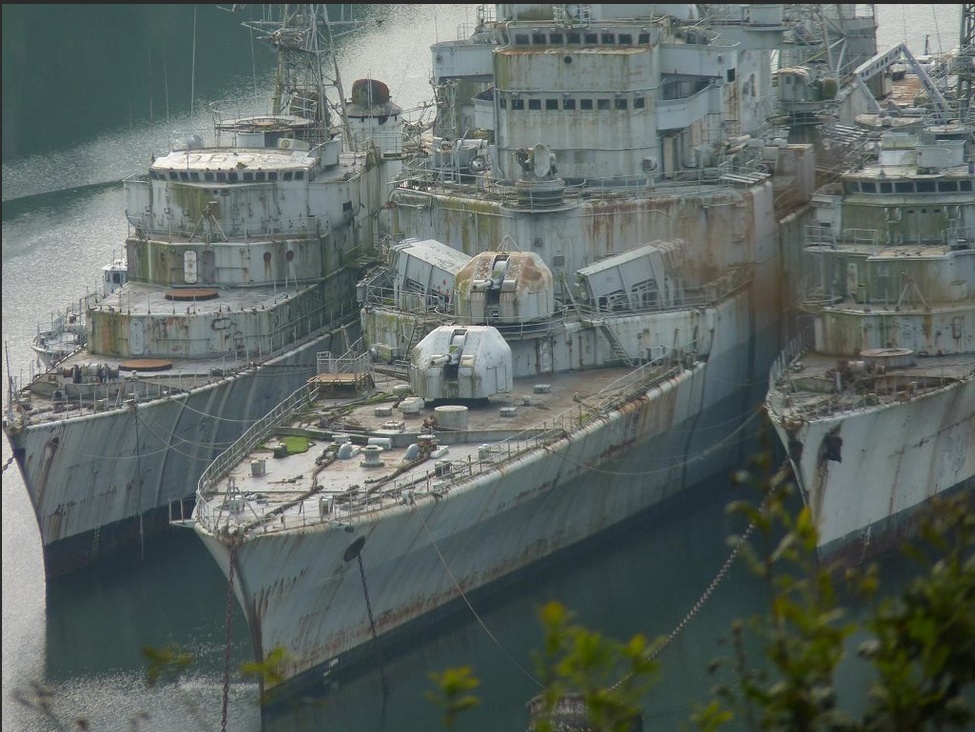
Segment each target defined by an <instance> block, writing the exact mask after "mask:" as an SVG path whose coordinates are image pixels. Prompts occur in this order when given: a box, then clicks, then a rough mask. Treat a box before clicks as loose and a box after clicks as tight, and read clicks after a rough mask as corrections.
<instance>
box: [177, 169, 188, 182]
mask: <svg viewBox="0 0 975 732" xmlns="http://www.w3.org/2000/svg"><path fill="white" fill-rule="evenodd" d="M179 179H180V180H181V181H184V182H185V181H188V180H189V179H190V174H189V173H187V172H186V171H185V170H181V171H179Z"/></svg>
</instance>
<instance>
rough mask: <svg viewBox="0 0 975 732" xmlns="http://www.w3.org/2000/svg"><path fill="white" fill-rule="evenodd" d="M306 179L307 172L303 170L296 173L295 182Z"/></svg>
mask: <svg viewBox="0 0 975 732" xmlns="http://www.w3.org/2000/svg"><path fill="white" fill-rule="evenodd" d="M304 179H305V171H303V170H298V171H295V180H304Z"/></svg>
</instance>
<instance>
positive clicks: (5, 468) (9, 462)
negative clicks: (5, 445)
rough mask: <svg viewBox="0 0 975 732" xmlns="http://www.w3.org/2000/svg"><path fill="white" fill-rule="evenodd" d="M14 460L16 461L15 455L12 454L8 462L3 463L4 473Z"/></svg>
mask: <svg viewBox="0 0 975 732" xmlns="http://www.w3.org/2000/svg"><path fill="white" fill-rule="evenodd" d="M13 461H14V456H13V455H11V456H10V458H9V459H8V460H7V462H5V463H4V464H3V472H4V473H6V472H7V468H9V467H10V464H11V463H12V462H13Z"/></svg>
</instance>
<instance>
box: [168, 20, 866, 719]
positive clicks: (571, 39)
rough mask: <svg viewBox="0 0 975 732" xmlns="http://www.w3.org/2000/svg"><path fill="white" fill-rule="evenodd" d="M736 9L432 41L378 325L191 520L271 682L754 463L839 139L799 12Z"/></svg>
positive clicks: (373, 291)
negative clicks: (799, 26) (786, 53)
mask: <svg viewBox="0 0 975 732" xmlns="http://www.w3.org/2000/svg"><path fill="white" fill-rule="evenodd" d="M709 8H710V10H711V11H712V12H710V13H708V14H704V15H702V14H700V13H699V9H698V6H694V5H666V6H654V5H647V6H635V5H535V4H532V5H498V6H496V7H494V8H493V12H492V9H491V8H484V9H482V11H481V15H480V16H479V18H478V22H477V24H476V27H475V28H473V30H472V31H471V32H469V33H463V34H459V35H460V37H459V38H458V39H457V40H455V41H445V42H439V43H437V44H435V45H434V46H433V47H432V49H431V53H432V66H433V87H434V99H435V102H436V109H437V117H436V122H435V124H434V125H433V128H432V129H431V130H430V132H429V134H428V135H426V136H424V137H423V138H420V139H418V140H416V141H414V142H412V143H411V144H410V145H408V147H409V148H410V154H409V158H408V161H407V164H406V165H405V167H404V170H403V173H402V175H401V176H400V177H399V178H397V180H396V181H395V183H394V186H393V188H392V191H391V194H390V196H389V200H388V202H387V205H386V207H385V209H384V215H385V216H388V217H389V223H388V227H389V230H390V231H391V232H392V234H393V238H392V239H391V243H390V244H389V245H388V246H384V247H383V251H382V254H383V257H382V260H381V262H380V264H379V265H378V266H376V267H374V268H372V269H370V270H369V271H368V272H367V273H366V274H365V276H364V277H362V279H361V280H360V281H359V283H358V288H357V298H358V301H357V303H358V307H359V309H360V317H359V324H360V332H361V341H357V342H355V343H353V344H352V347H351V348H349V349H345V348H344V347H336V348H331V349H329V351H328V352H323V353H320V354H319V357H318V368H317V373H316V374H315V376H314V377H313V378H311V379H310V380H309V381H308V382H307V383H306V384H305V385H303V386H302V387H301V388H300V389H298V390H296V391H294V392H293V393H292V394H291V395H290V396H289V398H288V399H287V400H285V401H283V402H282V403H281V404H279V405H278V406H277V407H276V408H275V409H274V410H272V411H270V412H269V413H268V414H267V415H266V416H265V417H264V418H263V419H261V420H260V421H259V422H257V423H256V424H254V425H253V426H252V427H251V428H250V429H249V430H248V431H247V432H246V433H245V434H244V435H243V436H242V437H241V439H240V440H239V441H238V442H237V443H236V444H235V445H234V446H232V447H231V448H230V449H228V450H227V451H226V452H224V453H223V454H221V455H220V456H219V457H218V458H217V460H215V461H214V462H213V463H212V464H211V465H210V466H208V467H207V469H206V471H205V472H204V474H203V476H202V477H201V479H200V482H199V486H198V490H197V495H196V497H195V501H194V508H193V512H192V515H191V518H190V519H189V520H187V521H180V522H179V525H182V526H186V527H188V528H191V529H192V530H193V531H195V532H196V534H197V535H198V536H199V537H200V538H201V539H202V541H203V543H204V544H205V546H206V547H207V549H208V550H209V552H210V553H211V554H212V556H213V557H214V559H215V560H216V562H217V563H218V565H219V566H220V568H221V570H222V571H223V572H224V574H225V575H226V577H227V579H228V593H229V592H233V593H234V595H235V596H236V599H237V601H238V602H239V604H240V605H241V607H242V608H243V611H244V615H245V616H246V619H247V624H248V630H249V633H250V636H251V639H252V643H253V647H254V653H255V657H256V659H257V660H258V661H259V662H262V663H272V662H273V663H274V672H273V674H269V675H266V676H265V677H264V678H263V679H262V681H261V687H262V688H261V691H262V699H263V700H265V702H269V703H271V702H273V700H274V699H277V698H281V697H286V696H288V695H289V694H288V692H289V690H297V689H299V688H301V687H303V686H305V685H307V684H310V685H321V684H322V680H323V675H324V678H326V679H328V678H335V677H336V676H337V675H339V674H341V673H344V672H350V671H351V670H352V669H355V668H356V667H357V666H360V665H361V664H371V663H373V662H375V659H376V657H377V653H380V649H382V648H389V647H395V646H396V644H397V641H398V640H400V639H403V638H406V637H408V636H409V634H410V633H411V632H412V631H414V630H416V629H417V628H420V627H423V626H426V625H429V624H430V623H432V622H435V620H436V619H437V618H438V617H441V616H442V615H443V614H445V613H450V612H451V611H453V610H456V609H457V608H460V607H463V604H464V603H465V602H467V601H469V598H470V597H471V596H472V595H474V594H475V593H481V592H486V591H489V590H490V589H491V588H495V587H497V586H499V585H500V584H502V583H504V582H507V581H510V580H511V579H513V578H514V577H517V576H519V575H521V574H523V573H525V572H529V571H532V569H533V567H537V566H538V565H539V564H542V563H544V561H545V560H548V559H550V558H552V557H554V556H555V555H557V554H559V553H561V552H564V551H567V550H569V549H577V548H578V547H580V546H582V545H584V543H585V542H586V541H587V540H589V539H592V538H593V537H596V536H598V535H600V534H605V533H606V532H609V531H611V530H613V529H614V528H616V527H619V526H621V525H622V524H623V523H624V522H626V521H627V520H628V519H631V518H633V517H635V516H636V515H638V514H639V513H641V512H644V511H647V510H652V509H653V508H654V507H656V506H659V505H661V504H663V503H664V502H665V501H667V500H668V499H669V498H671V497H674V496H676V495H677V494H678V493H680V492H681V491H682V489H683V488H684V487H685V486H688V485H691V484H693V483H695V482H698V481H700V480H701V479H703V478H706V477H713V476H716V475H718V476H723V478H724V479H727V478H728V476H729V475H730V472H731V471H732V469H733V468H734V467H737V466H739V465H741V464H742V462H741V461H743V460H744V459H746V458H747V455H746V454H745V452H746V449H748V448H746V447H745V445H746V442H747V441H745V440H744V439H743V437H744V435H745V434H746V433H747V432H748V430H749V428H750V425H751V423H752V421H753V420H755V419H756V417H758V416H760V415H761V407H762V400H763V398H764V396H765V393H766V390H767V378H768V373H769V368H770V366H771V364H772V362H773V360H774V359H775V357H776V355H777V354H778V353H779V351H780V349H781V345H782V344H781V341H780V334H781V332H782V325H783V324H782V322H781V321H782V314H783V310H784V302H785V300H784V294H783V293H782V292H781V285H782V282H783V281H784V272H783V260H784V256H783V251H784V249H785V248H786V246H787V243H788V242H789V241H794V240H797V237H798V236H799V233H800V231H801V227H802V220H803V216H802V214H803V212H804V211H805V210H806V207H807V203H808V201H809V199H810V197H811V195H812V192H813V191H814V190H815V187H816V184H815V179H816V162H815V155H814V153H813V149H812V146H811V145H810V144H807V143H796V144H793V143H790V142H789V141H788V139H787V137H786V134H787V131H785V130H782V129H781V128H779V127H776V126H775V125H776V122H775V121H776V120H782V119H784V118H786V117H787V115H785V114H784V113H783V111H782V110H781V109H780V108H779V106H778V104H777V101H776V100H777V96H776V94H775V80H776V68H775V66H774V60H775V59H776V58H777V57H778V55H779V52H780V51H781V50H782V48H783V47H784V46H786V45H787V42H788V39H790V38H792V37H794V36H793V32H794V30H795V27H796V24H795V21H794V19H790V18H787V17H786V15H785V12H784V6H780V5H777V6H760V5H751V6H709ZM874 51H875V49H870V52H869V53H868V54H867V57H868V56H869V55H871V54H872V53H873V52H874ZM174 513H176V514H179V515H182V514H183V513H184V511H183V510H182V509H180V510H177V511H174ZM228 632H229V631H228Z"/></svg>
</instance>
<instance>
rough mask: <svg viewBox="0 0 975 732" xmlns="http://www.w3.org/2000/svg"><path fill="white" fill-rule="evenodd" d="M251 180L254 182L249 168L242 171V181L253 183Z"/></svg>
mask: <svg viewBox="0 0 975 732" xmlns="http://www.w3.org/2000/svg"><path fill="white" fill-rule="evenodd" d="M253 182H254V174H253V173H252V172H250V171H249V170H248V171H245V172H244V183H253Z"/></svg>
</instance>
